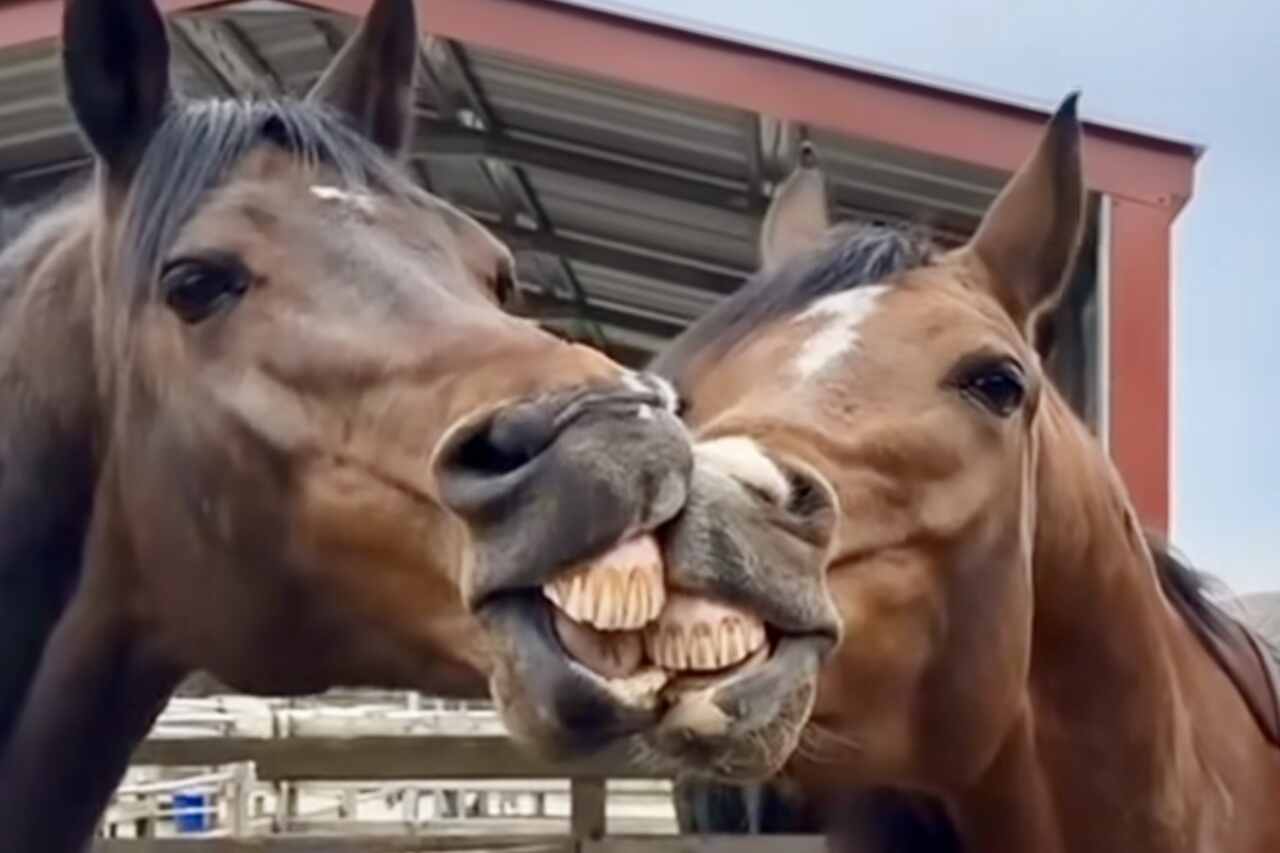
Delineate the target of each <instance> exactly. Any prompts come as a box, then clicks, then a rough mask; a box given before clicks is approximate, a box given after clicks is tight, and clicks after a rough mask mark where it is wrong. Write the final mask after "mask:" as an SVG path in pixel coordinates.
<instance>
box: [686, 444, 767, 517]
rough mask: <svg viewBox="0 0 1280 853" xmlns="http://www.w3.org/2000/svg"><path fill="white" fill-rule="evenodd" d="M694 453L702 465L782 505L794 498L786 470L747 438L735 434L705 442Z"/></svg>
mask: <svg viewBox="0 0 1280 853" xmlns="http://www.w3.org/2000/svg"><path fill="white" fill-rule="evenodd" d="M693 452H694V455H695V456H696V457H697V458H698V461H699V462H701V463H703V464H706V465H708V466H710V467H711V468H714V469H715V470H716V471H718V472H720V473H721V474H723V475H725V476H726V477H731V478H733V479H734V480H737V481H738V482H739V483H742V484H744V485H747V486H750V487H751V488H753V489H756V490H757V491H761V492H764V493H765V494H766V495H768V496H769V497H770V498H771V499H772V500H774V501H775V502H777V503H778V504H779V505H783V504H785V503H786V502H787V499H788V498H789V497H790V496H791V484H790V483H789V482H787V477H786V475H785V474H783V473H782V469H781V468H779V467H778V466H777V464H776V463H775V462H774V461H773V460H772V459H770V458H769V457H768V456H765V455H764V453H763V452H762V451H761V450H760V446H759V445H758V444H756V443H755V441H754V440H752V439H750V438H747V437H746V436H741V435H732V436H729V437H727V438H717V439H713V440H711V441H704V442H702V443H700V444H698V445H695V446H694V448H693Z"/></svg>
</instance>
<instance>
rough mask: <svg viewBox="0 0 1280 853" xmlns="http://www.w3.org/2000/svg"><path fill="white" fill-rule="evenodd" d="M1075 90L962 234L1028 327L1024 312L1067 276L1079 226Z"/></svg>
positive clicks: (1081, 190)
mask: <svg viewBox="0 0 1280 853" xmlns="http://www.w3.org/2000/svg"><path fill="white" fill-rule="evenodd" d="M1078 97H1079V93H1072V94H1071V95H1069V96H1067V98H1066V99H1065V100H1064V101H1063V102H1062V104H1061V105H1060V106H1059V107H1058V110H1057V112H1055V113H1054V115H1053V118H1051V119H1050V120H1049V124H1048V126H1047V127H1046V128H1045V131H1044V134H1043V135H1042V136H1041V138H1040V143H1039V145H1037V146H1036V150H1035V152H1034V153H1032V155H1031V157H1030V158H1029V159H1028V160H1027V161H1026V162H1025V163H1024V164H1023V165H1022V168H1020V169H1019V170H1018V171H1017V173H1015V174H1014V176H1013V177H1012V178H1011V179H1010V180H1009V183H1008V184H1006V185H1005V188H1004V189H1003V190H1002V191H1001V192H1000V195H999V196H997V198H996V200H995V202H993V203H992V205H991V208H990V209H989V210H988V211H987V214H986V216H985V217H983V220H982V224H981V225H979V226H978V230H977V233H976V234H974V237H973V239H972V240H971V241H970V242H969V247H968V248H969V249H970V250H971V251H972V252H973V253H974V254H976V255H977V256H978V258H979V259H980V260H981V262H982V264H983V265H984V266H985V267H986V269H987V271H988V272H989V273H990V285H991V289H992V291H993V293H994V295H995V296H996V298H997V299H999V300H1000V302H1001V304H1002V305H1003V306H1004V308H1005V310H1006V311H1008V312H1009V315H1010V316H1011V317H1012V318H1013V319H1014V321H1015V322H1016V323H1017V324H1018V326H1019V327H1020V328H1023V329H1024V331H1026V332H1027V333H1028V334H1030V332H1031V330H1030V329H1029V328H1028V321H1029V320H1030V319H1031V317H1032V315H1033V314H1034V313H1035V312H1036V311H1037V310H1038V309H1040V308H1042V307H1045V306H1048V305H1051V304H1052V303H1053V302H1054V300H1056V299H1057V298H1058V296H1059V295H1060V293H1061V291H1062V290H1063V287H1064V285H1065V284H1066V282H1067V281H1068V279H1069V278H1070V274H1071V268H1072V265H1073V264H1074V262H1075V259H1076V254H1077V252H1078V250H1079V248H1080V241H1081V238H1082V236H1083V233H1084V202H1085V186H1084V179H1083V176H1082V175H1083V168H1082V165H1081V156H1080V142H1081V133H1080V120H1079V118H1078V117H1077V116H1076V100H1077V98H1078Z"/></svg>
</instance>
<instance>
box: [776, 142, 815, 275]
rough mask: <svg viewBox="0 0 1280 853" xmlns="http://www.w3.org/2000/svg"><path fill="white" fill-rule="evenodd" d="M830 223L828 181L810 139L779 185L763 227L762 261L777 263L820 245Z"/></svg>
mask: <svg viewBox="0 0 1280 853" xmlns="http://www.w3.org/2000/svg"><path fill="white" fill-rule="evenodd" d="M830 227H831V220H830V217H829V216H828V215H827V182H826V179H825V178H824V177H823V175H822V170H821V169H820V168H818V155H817V153H816V152H815V151H814V150H813V145H812V144H810V143H809V142H807V141H806V142H805V143H804V144H803V145H801V147H800V160H799V162H798V163H797V165H796V168H795V170H794V171H793V172H792V173H791V174H790V175H789V176H788V177H787V179H786V180H785V181H783V182H782V184H781V185H780V186H779V187H778V190H777V192H775V193H774V195H773V201H772V202H771V203H770V204H769V212H768V213H767V214H765V217H764V224H763V225H762V226H761V229H760V263H761V265H762V266H764V267H773V266H777V265H778V264H780V263H782V262H784V261H786V260H787V259H788V258H791V257H794V256H795V255H798V254H800V253H802V252H805V251H808V250H809V249H812V248H814V247H816V246H817V245H818V243H820V242H821V240H822V237H823V235H824V234H826V232H827V229H828V228H830Z"/></svg>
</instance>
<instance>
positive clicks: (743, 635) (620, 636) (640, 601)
mask: <svg viewBox="0 0 1280 853" xmlns="http://www.w3.org/2000/svg"><path fill="white" fill-rule="evenodd" d="M542 595H543V598H544V599H545V600H546V602H547V603H548V605H550V607H551V610H552V614H553V625H554V630H555V635H556V639H557V640H558V642H559V644H560V648H561V649H562V650H563V652H564V654H565V656H566V657H567V658H568V659H569V660H570V661H571V662H572V664H573V665H575V666H578V667H581V668H583V669H584V670H585V671H586V672H587V673H588V674H589V675H590V676H591V677H594V678H598V679H603V680H604V682H605V683H606V684H608V685H609V686H610V688H611V689H614V690H618V691H621V693H622V694H623V695H622V696H621V697H620V698H624V699H625V701H628V702H630V703H634V702H636V701H637V700H643V701H644V702H645V704H647V705H651V706H656V705H658V704H662V705H669V704H671V703H673V702H675V701H678V698H679V695H680V694H681V693H682V692H685V691H689V690H696V689H700V688H703V687H705V686H707V685H710V684H714V683H716V682H718V681H722V680H724V679H727V678H730V677H732V676H734V675H737V674H739V673H740V672H743V671H745V670H747V669H750V668H752V667H753V666H756V665H759V664H761V663H763V662H764V661H765V660H767V659H768V657H769V654H770V651H771V649H772V642H771V632H770V631H769V629H767V628H766V626H765V624H764V623H763V622H762V621H761V620H760V619H759V618H757V617H756V616H754V615H753V614H751V613H749V612H747V611H746V610H743V609H742V608H739V607H735V606H733V605H730V604H725V603H722V602H718V601H715V600H713V599H710V598H706V597H702V596H697V595H693V594H689V593H685V592H681V591H678V590H668V589H667V587H666V586H665V582H664V578H663V571H662V561H661V557H660V555H659V553H658V549H657V546H656V544H655V543H654V542H653V541H652V537H647V536H646V537H642V538H639V539H633V540H630V541H628V542H625V543H623V544H622V545H620V546H618V547H617V548H615V549H614V550H613V551H611V552H610V553H609V554H608V555H606V557H605V558H602V559H601V560H599V561H596V562H595V563H593V564H592V565H590V566H588V567H586V568H585V569H584V570H579V571H573V572H569V573H566V574H564V575H561V576H560V577H558V578H556V579H555V580H554V581H552V582H551V583H548V584H546V585H545V586H544V587H543V588H542ZM638 688H643V690H644V693H643V694H640V693H637V692H636V691H637V689H638Z"/></svg>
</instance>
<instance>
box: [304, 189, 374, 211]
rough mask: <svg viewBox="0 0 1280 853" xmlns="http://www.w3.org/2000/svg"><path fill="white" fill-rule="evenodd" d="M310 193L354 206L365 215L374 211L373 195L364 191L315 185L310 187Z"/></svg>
mask: <svg viewBox="0 0 1280 853" xmlns="http://www.w3.org/2000/svg"><path fill="white" fill-rule="evenodd" d="M311 194H312V195H314V196H315V197H316V198H318V199H322V200H323V201H332V202H338V203H340V204H345V205H347V206H349V207H354V208H355V209H356V210H358V211H360V212H361V213H363V214H365V215H366V216H372V215H373V212H374V207H375V205H374V203H373V197H372V196H369V195H366V194H365V193H353V192H350V191H349V190H344V189H342V188H341V187H330V186H322V185H316V186H313V187H312V188H311Z"/></svg>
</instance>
